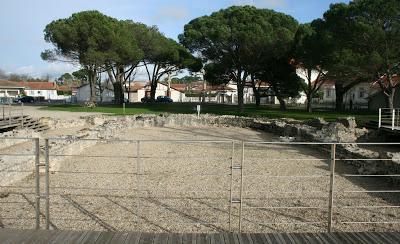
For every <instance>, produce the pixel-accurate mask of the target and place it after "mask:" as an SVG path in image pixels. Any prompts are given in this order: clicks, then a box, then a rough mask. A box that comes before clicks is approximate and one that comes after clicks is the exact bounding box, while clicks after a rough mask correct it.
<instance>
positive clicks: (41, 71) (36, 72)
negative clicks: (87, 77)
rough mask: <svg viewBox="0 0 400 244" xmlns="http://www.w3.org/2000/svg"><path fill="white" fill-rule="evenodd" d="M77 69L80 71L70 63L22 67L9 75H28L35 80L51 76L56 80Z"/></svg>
mask: <svg viewBox="0 0 400 244" xmlns="http://www.w3.org/2000/svg"><path fill="white" fill-rule="evenodd" d="M77 69H79V67H77V66H75V65H73V64H69V63H50V64H47V65H46V66H43V67H36V66H34V65H28V66H21V67H18V68H16V69H14V70H13V71H11V72H9V73H17V74H26V75H29V76H32V77H34V78H40V77H43V76H45V75H50V76H51V77H53V78H55V77H59V76H60V75H62V74H64V73H71V72H74V71H76V70H77Z"/></svg>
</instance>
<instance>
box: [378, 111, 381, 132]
mask: <svg viewBox="0 0 400 244" xmlns="http://www.w3.org/2000/svg"><path fill="white" fill-rule="evenodd" d="M378 123H379V125H378V128H381V127H382V108H380V109H379V122H378Z"/></svg>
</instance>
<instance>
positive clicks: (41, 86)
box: [18, 81, 57, 90]
mask: <svg viewBox="0 0 400 244" xmlns="http://www.w3.org/2000/svg"><path fill="white" fill-rule="evenodd" d="M18 85H19V86H23V87H25V88H27V89H30V90H56V88H57V86H56V84H55V83H54V82H29V81H21V82H18Z"/></svg>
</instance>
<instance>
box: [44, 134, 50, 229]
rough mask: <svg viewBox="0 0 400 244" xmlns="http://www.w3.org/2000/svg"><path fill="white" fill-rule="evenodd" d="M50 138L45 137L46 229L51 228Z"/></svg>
mask: <svg viewBox="0 0 400 244" xmlns="http://www.w3.org/2000/svg"><path fill="white" fill-rule="evenodd" d="M49 153H50V151H49V139H45V199H46V204H45V207H46V230H48V229H50V185H49V184H50V182H49V161H50V160H49V158H50V156H49Z"/></svg>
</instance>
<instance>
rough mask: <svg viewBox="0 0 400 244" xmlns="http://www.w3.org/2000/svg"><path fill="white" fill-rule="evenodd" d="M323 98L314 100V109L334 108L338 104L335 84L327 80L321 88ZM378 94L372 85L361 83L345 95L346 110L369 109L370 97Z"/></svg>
mask: <svg viewBox="0 0 400 244" xmlns="http://www.w3.org/2000/svg"><path fill="white" fill-rule="evenodd" d="M319 92H320V93H321V97H319V98H315V99H313V106H314V107H324V108H334V107H335V103H336V89H335V82H333V81H330V80H327V81H325V82H324V84H323V85H322V86H321V88H320V91H319ZM376 92H377V89H376V88H374V87H373V86H371V84H370V83H360V84H357V85H355V86H354V87H352V88H351V89H350V90H348V91H347V92H346V93H345V94H344V98H343V104H344V106H345V108H346V109H368V101H369V97H370V96H371V95H373V94H375V93H376Z"/></svg>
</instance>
